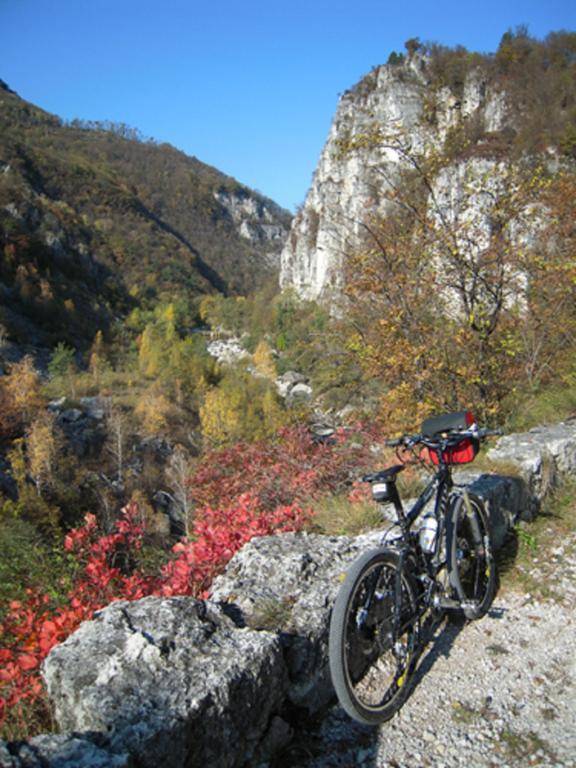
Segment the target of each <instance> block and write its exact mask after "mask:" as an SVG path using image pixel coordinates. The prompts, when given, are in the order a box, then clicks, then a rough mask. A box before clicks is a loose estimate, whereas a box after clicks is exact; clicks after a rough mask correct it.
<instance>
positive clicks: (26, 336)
mask: <svg viewBox="0 0 576 768" xmlns="http://www.w3.org/2000/svg"><path fill="white" fill-rule="evenodd" d="M289 223H290V215H289V214H288V213H287V212H286V211H283V210H282V209H280V208H279V207H278V206H277V205H275V204H274V203H273V202H272V201H270V200H267V199H266V198H263V197H262V196H261V195H258V194H257V193H255V192H252V191H251V190H249V189H247V188H245V187H243V186H242V185H241V184H239V183H238V182H236V181H235V180H234V179H231V178H229V177H226V176H225V175H224V174H222V173H220V172H219V171H217V170H216V169H214V168H211V167H209V166H207V165H205V164H203V163H201V162H200V161H199V160H197V159H195V158H191V157H187V156H186V155H184V154H183V153H182V152H179V151H178V150H176V149H174V148H173V147H171V146H169V145H165V144H162V145H159V144H157V143H155V142H153V141H150V140H148V141H146V140H144V139H143V138H142V137H140V136H139V134H138V132H137V131H136V130H134V129H129V128H128V127H127V126H124V125H113V124H107V123H105V122H102V123H82V122H80V121H72V123H70V124H68V125H64V124H63V123H62V121H61V120H60V119H59V118H57V117H55V116H53V115H50V114H47V113H46V112H44V111H43V110H41V109H39V108H38V107H36V106H34V105H32V104H30V103H28V102H26V101H24V100H23V99H21V98H20V97H19V96H18V95H17V94H15V93H14V92H12V91H11V90H10V89H9V88H8V86H6V85H5V84H1V87H0V248H1V250H2V253H3V259H2V265H1V275H0V279H1V290H2V314H3V316H2V318H0V322H2V324H3V325H4V326H5V331H6V332H7V333H8V335H9V336H12V337H14V339H15V340H20V341H27V342H30V343H35V344H48V345H53V344H54V343H55V342H56V341H58V340H63V339H65V340H68V341H70V342H71V343H74V345H75V346H84V347H86V345H87V343H88V344H89V343H90V342H91V340H92V338H93V336H94V334H95V333H96V332H97V331H98V330H102V331H106V330H107V329H108V328H109V326H110V324H111V323H112V321H113V319H114V318H116V317H119V316H120V317H122V316H123V315H125V314H126V312H127V310H129V309H130V308H133V307H136V306H140V307H142V308H148V309H149V308H151V307H153V306H154V305H155V303H157V302H158V301H160V300H174V299H177V298H181V297H182V296H186V297H187V298H190V297H192V296H195V295H199V294H203V293H207V292H214V291H216V292H223V293H237V292H244V291H246V290H247V289H248V288H249V287H253V286H254V285H259V284H263V283H265V282H266V280H267V279H269V278H270V277H272V276H274V274H275V271H276V269H277V258H278V253H279V249H280V247H281V244H282V242H283V239H284V237H285V235H286V232H287V228H288V226H289Z"/></svg>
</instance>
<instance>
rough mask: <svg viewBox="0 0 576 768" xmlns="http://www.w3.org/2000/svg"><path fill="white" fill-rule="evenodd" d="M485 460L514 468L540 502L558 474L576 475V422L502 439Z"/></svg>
mask: <svg viewBox="0 0 576 768" xmlns="http://www.w3.org/2000/svg"><path fill="white" fill-rule="evenodd" d="M488 458H489V459H491V460H493V461H502V462H508V463H511V464H514V465H515V466H517V467H518V469H519V471H520V473H521V475H522V477H523V478H524V479H525V480H526V482H527V484H528V487H529V489H530V491H531V492H533V493H534V494H535V495H536V496H537V497H538V498H539V499H541V498H543V497H544V496H545V495H546V493H547V492H548V491H549V490H550V488H551V487H552V486H553V485H554V483H555V482H556V479H557V477H558V475H559V474H568V473H574V472H576V422H568V423H560V424H554V425H551V426H545V427H537V428H535V429H531V430H530V431H529V432H524V433H519V434H512V435H506V436H504V437H501V438H500V439H499V440H498V443H497V444H496V445H495V447H494V448H492V449H491V450H490V451H489V452H488Z"/></svg>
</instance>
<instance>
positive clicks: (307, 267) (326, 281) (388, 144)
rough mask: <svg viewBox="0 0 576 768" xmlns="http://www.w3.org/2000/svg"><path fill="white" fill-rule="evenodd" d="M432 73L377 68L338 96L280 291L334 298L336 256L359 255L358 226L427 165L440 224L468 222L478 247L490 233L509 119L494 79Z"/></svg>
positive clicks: (413, 66)
mask: <svg viewBox="0 0 576 768" xmlns="http://www.w3.org/2000/svg"><path fill="white" fill-rule="evenodd" d="M432 65H433V62H432V61H431V58H430V56H429V55H427V54H423V53H420V52H416V53H413V54H412V55H411V56H409V57H408V58H407V59H406V60H403V61H401V63H396V64H388V65H384V66H381V67H378V68H375V69H374V70H373V71H372V72H371V73H370V74H369V75H367V76H366V77H365V78H363V80H361V81H360V82H359V83H358V84H357V85H356V86H355V87H354V88H353V89H352V90H350V91H347V92H346V93H344V94H343V95H342V97H341V98H340V101H339V104H338V108H337V111H336V115H335V117H334V120H333V123H332V127H331V130H330V134H329V136H328V139H327V141H326V144H325V146H324V149H323V151H322V153H321V156H320V159H319V163H318V166H317V169H316V172H315V175H314V179H313V183H312V186H311V189H310V191H309V193H308V196H307V199H306V201H305V204H304V206H303V208H302V209H301V211H300V212H299V214H298V215H297V216H296V218H295V219H294V221H293V223H292V229H291V233H290V236H289V237H288V240H287V242H286V244H285V246H284V249H283V252H282V257H281V278H280V281H281V285H282V287H284V288H287V287H293V288H294V289H295V290H296V291H297V293H298V294H299V295H300V296H302V297H303V298H309V299H316V298H324V299H328V298H330V296H331V295H333V294H334V293H336V294H337V293H338V289H339V286H340V285H341V282H342V264H343V259H344V256H345V255H346V254H347V253H349V252H350V251H351V250H352V249H354V248H357V247H358V244H359V243H360V242H361V240H362V237H363V235H364V234H365V223H366V222H367V221H369V220H370V218H371V217H374V216H382V215H386V213H387V212H388V211H389V206H390V197H391V193H392V190H393V188H394V186H395V185H397V184H398V183H399V182H400V183H402V182H401V174H402V173H403V172H405V171H406V170H408V169H410V168H412V169H413V168H414V162H415V161H417V162H422V161H423V160H424V161H426V160H427V159H428V160H429V159H430V158H431V157H432V156H436V157H442V162H441V163H438V172H437V173H436V174H434V173H433V174H432V177H431V179H430V182H431V183H430V185H429V186H428V188H427V194H428V196H429V201H430V207H432V201H433V204H434V207H435V208H436V210H437V211H441V213H442V215H443V216H446V218H447V219H448V220H455V219H460V220H462V219H467V218H468V219H469V218H473V219H474V220H475V222H474V226H475V235H476V236H477V238H478V239H479V241H481V240H482V236H483V234H482V233H486V232H489V231H490V227H491V220H490V212H491V205H490V203H489V198H490V193H491V192H493V191H494V189H496V190H498V189H501V188H504V187H506V185H507V184H508V174H509V161H510V156H511V155H510V142H511V140H513V137H514V135H515V133H516V129H515V122H516V121H517V118H518V113H517V110H516V111H515V109H513V108H512V106H513V105H512V103H511V100H510V99H509V97H508V94H507V92H506V90H505V88H504V83H503V80H502V78H500V79H498V78H491V76H490V72H489V70H487V69H486V68H485V67H484V68H482V67H480V66H478V67H474V66H470V67H468V69H467V71H466V73H465V75H464V76H463V77H462V79H461V80H460V81H459V82H458V83H457V86H456V87H454V83H451V84H449V85H443V84H442V80H441V79H440V80H439V79H438V77H437V75H436V73H434V72H432ZM548 159H549V160H550V159H551V158H550V155H549V156H548ZM486 179H489V180H490V181H489V185H492V188H487V186H486ZM471 181H472V182H473V183H475V184H476V187H477V189H476V192H475V194H474V195H472V196H471V195H470V194H469V193H468V185H469V184H470V182H471ZM494 197H495V196H494V195H492V198H494Z"/></svg>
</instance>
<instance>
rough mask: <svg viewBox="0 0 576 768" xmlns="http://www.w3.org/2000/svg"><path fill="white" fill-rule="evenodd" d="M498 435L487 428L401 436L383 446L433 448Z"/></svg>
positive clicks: (497, 430)
mask: <svg viewBox="0 0 576 768" xmlns="http://www.w3.org/2000/svg"><path fill="white" fill-rule="evenodd" d="M499 435H502V430H501V429H488V428H487V427H483V428H482V429H466V430H461V431H451V432H446V433H443V434H442V435H439V436H432V435H402V437H397V438H395V439H393V440H385V441H384V445H386V446H388V447H390V448H400V447H404V448H412V447H414V446H416V445H425V446H428V447H435V446H439V445H441V444H442V443H445V442H447V443H450V442H452V441H454V442H460V440H464V439H466V438H469V437H472V438H476V439H477V440H485V439H486V438H487V437H497V436H499Z"/></svg>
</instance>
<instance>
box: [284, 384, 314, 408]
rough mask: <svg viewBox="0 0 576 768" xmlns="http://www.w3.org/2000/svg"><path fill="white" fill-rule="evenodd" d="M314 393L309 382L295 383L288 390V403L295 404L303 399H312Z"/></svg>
mask: <svg viewBox="0 0 576 768" xmlns="http://www.w3.org/2000/svg"><path fill="white" fill-rule="evenodd" d="M312 395H313V391H312V387H310V386H309V385H308V384H303V383H301V384H294V386H293V387H292V388H291V389H290V391H289V392H288V396H287V401H288V403H290V404H293V403H296V402H299V401H302V400H311V399H312Z"/></svg>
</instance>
